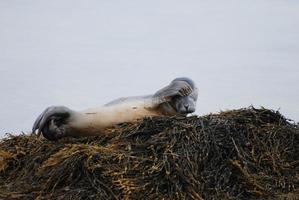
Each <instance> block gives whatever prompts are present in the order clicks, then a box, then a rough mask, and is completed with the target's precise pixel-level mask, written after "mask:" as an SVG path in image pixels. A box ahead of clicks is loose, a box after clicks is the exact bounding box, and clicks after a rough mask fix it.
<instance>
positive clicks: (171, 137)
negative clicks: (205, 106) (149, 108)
mask: <svg viewBox="0 0 299 200" xmlns="http://www.w3.org/2000/svg"><path fill="white" fill-rule="evenodd" d="M0 199H200V200H201V199H299V127H298V124H295V123H294V122H292V121H290V120H287V119H286V118H285V117H284V116H282V115H281V114H280V113H279V112H277V111H273V110H268V109H264V108H260V109H256V108H253V107H250V108H244V109H239V110H231V111H225V112H220V113H218V114H210V115H206V116H202V117H197V116H191V117H155V118H147V119H144V120H140V121H137V122H135V123H124V124H120V125H119V126H118V127H116V128H114V129H111V130H109V131H108V133H107V134H106V135H102V136H96V137H86V138H64V139H61V140H59V141H58V142H51V141H47V140H45V139H41V138H38V137H37V136H36V135H34V134H31V135H19V136H7V137H6V138H5V139H3V140H2V141H1V142H0Z"/></svg>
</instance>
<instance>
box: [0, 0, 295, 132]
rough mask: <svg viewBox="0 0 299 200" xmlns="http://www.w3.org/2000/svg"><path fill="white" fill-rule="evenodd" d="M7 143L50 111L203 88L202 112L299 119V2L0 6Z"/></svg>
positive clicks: (0, 103)
mask: <svg viewBox="0 0 299 200" xmlns="http://www.w3.org/2000/svg"><path fill="white" fill-rule="evenodd" d="M0 27H1V28H0V93H1V97H0V111H1V115H0V136H1V134H2V136H3V134H4V133H6V132H15V133H20V132H21V131H24V132H28V131H30V129H31V126H32V124H33V122H34V120H35V118H36V117H37V116H38V114H40V113H41V112H42V111H43V109H45V108H46V107H47V106H49V105H66V106H68V107H70V108H73V109H77V110H81V109H85V108H88V107H93V106H97V105H101V104H104V103H106V102H108V101H110V100H112V99H115V98H118V97H122V96H130V95H139V94H140V95H142V94H150V93H153V92H155V91H156V90H157V89H159V88H161V87H162V86H164V85H166V84H168V82H169V81H171V80H172V79H173V78H175V77H178V76H189V77H191V78H192V79H194V80H195V82H196V83H197V85H198V87H199V91H200V93H199V95H200V96H199V101H198V105H197V111H196V114H198V115H203V114H207V113H210V112H218V111H220V110H226V109H234V108H240V107H244V106H245V107H247V106H249V105H255V106H265V107H267V108H272V109H280V111H281V112H282V113H283V114H284V115H286V116H287V117H289V118H292V119H294V120H296V121H299V106H298V102H299V93H298V88H299V87H298V78H299V2H298V1H293V0H287V1H286V0H281V1H279V0H263V1H261V0H252V1H204V0H201V1H199V0H190V1H174V0H163V1H160V0H152V1H140V0H132V1H120V0H119V1H116V0H115V1H96V0H94V1H92V0H90V1H73V0H51V1H37V0H35V1H33V0H26V1H17V0H9V1H5V0H0Z"/></svg>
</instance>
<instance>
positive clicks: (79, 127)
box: [32, 77, 198, 140]
mask: <svg viewBox="0 0 299 200" xmlns="http://www.w3.org/2000/svg"><path fill="white" fill-rule="evenodd" d="M197 96H198V89H197V87H196V86H195V83H194V82H193V81H192V80H191V79H190V78H186V77H181V78H176V79H174V80H173V81H171V82H170V84H169V85H167V86H166V87H164V88H162V89H160V90H158V91H157V92H156V93H154V94H152V95H146V96H135V97H123V98H119V99H116V100H114V101H111V102H109V103H107V104H105V105H103V106H100V107H97V108H90V109H87V110H83V111H74V110H71V109H69V108H67V107H65V106H50V107H48V108H47V109H45V110H44V111H43V112H42V113H41V114H40V115H39V116H38V118H37V119H36V121H35V123H34V125H33V128H32V132H33V133H35V132H36V131H37V130H38V132H37V134H38V135H40V134H41V133H42V134H43V136H44V137H45V138H47V139H49V140H57V139H59V138H62V137H66V136H75V137H76V136H89V135H100V134H103V133H105V130H106V129H107V128H111V127H113V126H115V125H117V124H120V123H123V122H131V121H134V120H137V119H141V118H144V117H153V116H173V115H185V116H186V115H187V114H188V113H193V112H194V111H195V108H196V102H197Z"/></svg>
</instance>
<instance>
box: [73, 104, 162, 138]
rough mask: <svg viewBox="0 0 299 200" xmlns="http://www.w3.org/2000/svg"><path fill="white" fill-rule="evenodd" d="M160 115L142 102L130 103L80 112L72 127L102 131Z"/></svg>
mask: <svg viewBox="0 0 299 200" xmlns="http://www.w3.org/2000/svg"><path fill="white" fill-rule="evenodd" d="M158 115H161V114H160V113H158V112H157V111H156V110H155V109H151V108H150V107H148V105H147V104H146V103H145V102H144V101H138V100H136V101H130V102H124V103H120V104H117V105H113V106H102V107H99V108H91V109H88V110H85V111H82V112H80V115H79V116H78V118H77V119H76V120H74V121H73V122H72V125H71V126H72V127H73V128H74V129H77V130H82V131H86V132H90V133H92V132H97V131H104V130H105V129H107V128H109V127H113V126H115V125H117V124H119V123H123V122H132V121H135V120H137V119H142V118H144V117H153V116H158Z"/></svg>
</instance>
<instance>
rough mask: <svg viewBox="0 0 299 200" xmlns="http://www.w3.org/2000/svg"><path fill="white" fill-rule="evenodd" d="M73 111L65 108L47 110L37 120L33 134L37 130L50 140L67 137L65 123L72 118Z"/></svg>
mask: <svg viewBox="0 0 299 200" xmlns="http://www.w3.org/2000/svg"><path fill="white" fill-rule="evenodd" d="M70 115H71V110H70V109H69V108H67V107H64V106H51V107H48V108H47V109H45V111H44V112H42V114H40V115H39V116H38V118H37V119H36V120H35V122H34V125H33V128H32V133H35V132H36V130H37V135H40V134H41V133H42V134H43V136H44V137H45V138H47V139H49V140H57V139H59V138H61V137H63V136H64V135H65V122H66V120H67V119H68V118H69V117H70Z"/></svg>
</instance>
